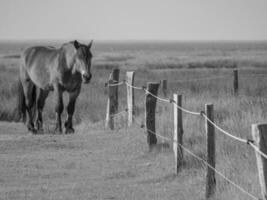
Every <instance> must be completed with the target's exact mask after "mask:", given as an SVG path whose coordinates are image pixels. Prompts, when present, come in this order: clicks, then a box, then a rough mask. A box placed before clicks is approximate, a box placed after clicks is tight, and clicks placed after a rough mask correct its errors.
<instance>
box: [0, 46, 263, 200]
mask: <svg viewBox="0 0 267 200" xmlns="http://www.w3.org/2000/svg"><path fill="white" fill-rule="evenodd" d="M5 45H6V46H5ZM5 45H3V44H2V45H1V44H0V54H1V55H2V57H1V56H0V94H1V96H0V102H1V104H0V119H1V120H7V121H12V120H14V119H15V116H16V110H15V105H16V96H15V94H16V85H15V80H16V79H17V74H18V66H19V61H18V59H17V56H14V55H18V54H19V53H20V51H21V49H24V48H26V46H30V45H32V44H27V43H20V44H12V45H11V46H9V45H10V44H5ZM93 55H94V58H93V70H92V72H93V79H92V83H91V84H89V85H84V86H83V91H82V93H81V95H80V96H79V99H78V101H77V110H76V113H75V124H76V125H77V124H81V122H84V121H86V122H88V123H90V124H93V123H96V122H98V123H100V124H101V123H103V119H104V116H105V109H106V102H107V95H106V92H107V91H106V88H105V87H104V84H105V82H106V81H107V79H108V76H109V73H110V72H111V69H112V68H114V67H119V68H120V69H121V77H120V78H121V79H124V75H125V71H126V70H136V79H135V84H136V85H138V86H142V85H145V84H146V83H147V82H148V81H159V80H161V79H167V80H168V83H169V85H168V87H169V97H171V96H172V93H173V92H178V93H181V94H183V98H184V99H183V102H184V106H185V107H186V108H188V109H190V110H195V111H200V110H203V109H204V104H205V103H213V104H214V107H215V121H216V122H217V123H218V124H219V125H220V126H222V127H223V128H224V129H225V130H228V131H230V132H232V133H233V134H236V135H238V136H240V137H242V138H247V137H249V138H251V136H250V135H251V133H250V129H251V128H250V126H251V124H252V123H258V122H266V121H267V89H266V87H267V42H256V43H255V42H246V43H240V42H232V43H230V42H227V43H223V42H211V43H200V42H195V43H178V42H176V43H171V42H170V43H159V42H157V43H153V42H145V43H140V42H138V43H132V42H128V43H125V42H117V43H112V42H106V43H104V42H96V43H95V46H94V49H93ZM236 68H237V69H238V70H239V77H240V83H239V84H240V91H239V95H238V96H234V95H233V91H232V70H233V69H236ZM212 77H220V78H218V79H209V80H204V79H205V78H212ZM194 79H199V80H196V81H194ZM179 81H180V82H179ZM119 93H120V94H119V95H120V102H119V106H120V110H121V109H123V108H124V107H125V105H126V95H125V86H121V87H120V90H119ZM159 95H162V93H161V92H160V93H159ZM136 105H137V108H136V109H137V110H136V113H137V115H138V118H139V119H140V120H142V119H143V109H144V106H143V105H144V93H143V92H142V91H141V92H140V91H136ZM53 106H54V104H53V98H52V93H51V95H50V97H49V99H48V102H47V104H46V107H45V112H44V121H45V126H46V128H47V129H48V128H50V127H51V126H53V120H54V112H53V109H54V108H53ZM184 126H185V127H184V129H185V146H186V147H188V148H189V149H191V150H193V152H195V153H196V154H198V155H199V156H201V157H203V158H205V136H204V123H203V120H201V119H198V118H196V117H194V116H190V115H186V114H185V115H184ZM116 127H117V128H124V127H125V116H122V117H119V118H117V119H116ZM172 127H173V125H172V106H171V105H165V104H163V103H160V102H158V104H157V130H158V131H159V132H160V133H162V134H163V135H165V136H168V137H172V132H173V131H172ZM216 142H217V144H216V145H217V152H216V153H217V154H216V155H217V167H218V169H219V170H220V171H223V172H224V173H225V174H226V175H227V176H229V177H231V178H232V179H233V180H234V181H235V182H237V183H238V184H240V185H242V186H243V187H245V188H246V189H247V190H248V191H250V192H252V193H253V194H259V183H258V175H257V171H256V165H255V163H256V162H255V155H254V152H253V151H252V150H251V149H249V148H248V147H247V146H243V145H242V144H239V143H236V142H235V141H232V140H231V139H229V138H226V137H224V136H222V135H220V134H218V135H217V138H216ZM133 153H134V152H133ZM188 157H189V156H188ZM188 157H187V158H188ZM187 162H190V163H189V164H190V166H191V167H192V166H193V167H195V168H196V169H198V170H197V171H195V170H194V173H196V174H197V173H198V171H199V172H201V173H202V174H203V170H204V169H205V167H204V166H202V165H201V164H200V163H199V162H197V161H195V160H193V159H192V158H190V160H189V161H187ZM187 167H188V166H187ZM196 174H193V173H191V174H188V175H186V174H183V177H182V178H181V181H185V180H187V185H184V188H180V189H181V192H182V191H183V189H184V190H187V188H188V187H194V188H195V189H196V191H198V190H200V189H201V188H202V186H201V185H199V184H201V183H202V182H203V180H202V179H201V181H200V174H197V175H196ZM188 179H190V180H192V181H191V182H188ZM161 181H164V180H161V179H159V180H158V182H159V183H161ZM187 191H188V190H187ZM202 192H203V191H202ZM218 194H220V195H218V197H217V199H249V198H247V197H246V196H243V194H242V193H240V192H239V191H238V190H236V189H234V188H233V187H232V186H230V185H229V184H228V183H227V182H225V181H223V180H222V179H218ZM188 199H199V198H196V197H192V198H190V197H188Z"/></svg>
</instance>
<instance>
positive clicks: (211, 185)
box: [205, 104, 216, 199]
mask: <svg viewBox="0 0 267 200" xmlns="http://www.w3.org/2000/svg"><path fill="white" fill-rule="evenodd" d="M205 113H206V115H207V117H208V118H209V119H210V120H211V121H212V122H213V121H214V114H213V104H205ZM205 128H206V134H207V162H208V164H209V165H210V166H212V167H213V168H215V128H214V126H213V125H212V124H211V123H210V122H209V121H208V120H206V123H205ZM215 189H216V180H215V171H214V170H213V169H212V168H210V167H209V166H207V174H206V199H209V198H210V197H212V196H213V195H214V193H215Z"/></svg>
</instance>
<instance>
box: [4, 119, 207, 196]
mask: <svg viewBox="0 0 267 200" xmlns="http://www.w3.org/2000/svg"><path fill="white" fill-rule="evenodd" d="M143 136H144V134H143V133H142V132H140V130H139V129H131V130H129V129H128V130H125V129H121V130H118V131H105V130H103V129H102V130H101V128H99V127H93V126H90V125H84V124H83V125H80V126H78V127H76V134H73V135H37V136H33V135H31V134H29V133H28V132H27V131H26V129H25V128H24V126H23V125H22V124H13V123H1V124H0V199H1V200H2V199H10V200H13V199H64V200H65V199H73V200H74V199H75V200H76V199H180V200H182V199H188V198H187V195H188V194H189V193H190V196H192V195H193V196H195V197H196V198H195V199H201V198H199V197H200V196H199V195H201V196H203V194H202V193H203V191H204V189H201V190H195V188H191V187H190V188H187V190H186V191H183V188H184V186H183V185H186V184H192V180H189V179H188V178H187V176H188V170H190V171H191V173H192V171H193V173H194V170H192V169H185V170H184V171H183V172H182V173H181V174H180V175H179V176H178V177H177V176H175V175H174V170H173V157H172V156H173V155H172V153H170V149H163V150H161V151H160V152H153V153H148V152H147V145H146V140H145V137H143ZM198 174H201V173H200V171H199V170H198ZM203 181H204V179H203V180H201V181H199V180H198V182H196V183H198V184H202V182H203ZM198 187H199V186H198ZM179 188H180V189H179Z"/></svg>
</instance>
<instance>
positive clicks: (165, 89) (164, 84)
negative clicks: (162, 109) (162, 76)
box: [161, 80, 168, 97]
mask: <svg viewBox="0 0 267 200" xmlns="http://www.w3.org/2000/svg"><path fill="white" fill-rule="evenodd" d="M161 84H162V93H163V96H164V97H167V96H168V83H167V80H161Z"/></svg>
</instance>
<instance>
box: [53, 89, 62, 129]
mask: <svg viewBox="0 0 267 200" xmlns="http://www.w3.org/2000/svg"><path fill="white" fill-rule="evenodd" d="M62 93H63V91H62V89H61V88H60V86H59V85H55V86H54V94H55V97H56V107H55V111H56V127H55V131H56V132H57V131H58V132H59V133H62V124H61V114H62V112H63V109H64V105H63V97H62Z"/></svg>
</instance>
